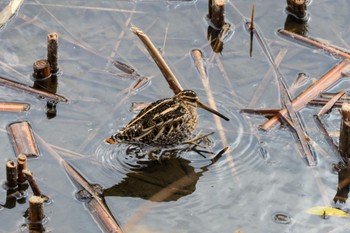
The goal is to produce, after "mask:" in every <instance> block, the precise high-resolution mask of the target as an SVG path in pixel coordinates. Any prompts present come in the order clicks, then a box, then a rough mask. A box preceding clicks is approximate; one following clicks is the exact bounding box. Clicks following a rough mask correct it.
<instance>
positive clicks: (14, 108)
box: [0, 102, 30, 112]
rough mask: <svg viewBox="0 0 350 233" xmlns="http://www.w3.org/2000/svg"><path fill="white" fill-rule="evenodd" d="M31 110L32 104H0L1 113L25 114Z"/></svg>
mask: <svg viewBox="0 0 350 233" xmlns="http://www.w3.org/2000/svg"><path fill="white" fill-rule="evenodd" d="M29 109H30V104H27V103H14V102H0V112H24V111H28V110H29Z"/></svg>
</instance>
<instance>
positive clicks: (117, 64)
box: [111, 60, 136, 75]
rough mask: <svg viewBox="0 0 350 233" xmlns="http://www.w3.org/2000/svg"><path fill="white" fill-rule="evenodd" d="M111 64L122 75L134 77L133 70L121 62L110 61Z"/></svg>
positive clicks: (134, 72)
mask: <svg viewBox="0 0 350 233" xmlns="http://www.w3.org/2000/svg"><path fill="white" fill-rule="evenodd" d="M111 63H112V64H113V65H114V66H115V67H117V68H118V69H119V70H121V71H123V72H124V73H127V74H131V75H136V71H135V69H134V68H132V67H131V66H129V65H127V64H125V63H123V62H120V61H116V60H112V61H111Z"/></svg>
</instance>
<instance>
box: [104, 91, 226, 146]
mask: <svg viewBox="0 0 350 233" xmlns="http://www.w3.org/2000/svg"><path fill="white" fill-rule="evenodd" d="M202 105H203V104H202V103H201V102H200V101H199V98H198V96H197V94H196V93H195V92H194V91H191V90H184V91H181V92H179V93H178V94H177V95H175V96H174V97H172V98H166V99H161V100H158V101H156V102H153V103H151V104H150V105H149V106H147V107H146V108H144V109H143V110H141V112H140V113H139V114H138V115H137V116H136V117H135V118H134V119H133V120H132V121H130V123H129V124H127V125H126V126H125V127H123V128H122V129H120V130H119V131H118V132H117V133H116V134H114V135H112V136H111V137H110V138H107V139H106V140H105V141H106V142H107V143H108V144H114V143H128V144H135V145H146V146H152V147H171V146H175V145H178V144H181V143H182V142H184V141H186V140H187V139H189V138H190V137H191V135H192V133H193V131H194V130H195V129H196V128H197V125H198V113H197V107H202V108H204V109H206V110H208V111H212V112H213V113H215V114H217V115H219V116H221V117H223V118H224V119H225V120H228V119H227V118H226V117H224V116H222V115H221V114H220V113H217V112H216V111H214V110H211V109H208V107H206V106H204V107H203V106H202Z"/></svg>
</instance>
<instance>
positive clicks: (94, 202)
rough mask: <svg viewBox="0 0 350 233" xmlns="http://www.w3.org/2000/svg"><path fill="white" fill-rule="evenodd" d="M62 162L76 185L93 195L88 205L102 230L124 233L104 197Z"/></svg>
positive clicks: (68, 165)
mask: <svg viewBox="0 0 350 233" xmlns="http://www.w3.org/2000/svg"><path fill="white" fill-rule="evenodd" d="M61 162H62V165H63V166H64V168H65V170H66V172H67V173H68V175H69V176H70V177H71V179H72V180H73V181H74V183H75V184H76V185H77V186H79V187H80V188H83V189H85V190H86V191H87V192H88V193H89V194H90V195H91V200H90V201H89V203H88V208H89V210H90V211H91V213H92V215H93V217H94V219H96V222H97V223H98V224H99V226H100V227H101V228H102V229H109V230H111V231H106V232H115V233H122V232H123V231H122V229H121V228H120V226H119V224H118V222H117V221H116V220H115V218H114V217H113V215H112V213H111V212H110V210H109V209H108V207H107V205H106V203H105V201H104V199H103V197H101V195H100V194H99V193H98V192H97V191H96V190H95V189H94V188H93V186H92V185H91V184H89V183H88V182H87V181H86V179H85V178H84V177H83V176H82V175H80V174H79V173H78V172H77V171H76V170H75V169H74V168H73V167H72V166H71V165H70V164H69V163H67V162H66V161H64V160H61Z"/></svg>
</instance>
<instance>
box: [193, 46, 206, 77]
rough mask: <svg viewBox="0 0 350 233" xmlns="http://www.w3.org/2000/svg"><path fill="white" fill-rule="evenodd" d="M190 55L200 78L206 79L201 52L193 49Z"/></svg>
mask: <svg viewBox="0 0 350 233" xmlns="http://www.w3.org/2000/svg"><path fill="white" fill-rule="evenodd" d="M191 55H192V58H193V61H194V64H195V66H196V68H197V70H198V72H199V75H200V76H201V78H202V79H208V76H207V71H206V69H205V66H204V62H203V52H202V51H201V50H200V49H193V50H192V52H191Z"/></svg>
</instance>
